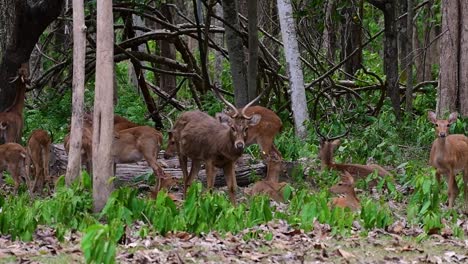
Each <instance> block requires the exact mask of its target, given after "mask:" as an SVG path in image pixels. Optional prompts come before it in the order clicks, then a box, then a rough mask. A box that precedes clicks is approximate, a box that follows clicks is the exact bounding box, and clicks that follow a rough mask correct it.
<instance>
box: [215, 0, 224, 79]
mask: <svg viewBox="0 0 468 264" xmlns="http://www.w3.org/2000/svg"><path fill="white" fill-rule="evenodd" d="M214 12H215V14H216V15H217V16H219V17H223V7H222V6H221V5H220V4H217V5H216V6H215V8H214ZM214 26H216V27H223V22H221V21H219V20H218V19H215V20H214ZM213 39H214V42H215V43H216V45H218V46H220V47H224V36H223V34H214V36H213ZM223 61H224V57H223V56H222V54H221V52H219V51H215V63H214V80H213V82H217V83H221V74H222V72H223Z"/></svg>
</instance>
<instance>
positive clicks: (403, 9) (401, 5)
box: [398, 0, 412, 81]
mask: <svg viewBox="0 0 468 264" xmlns="http://www.w3.org/2000/svg"><path fill="white" fill-rule="evenodd" d="M407 1H408V0H398V11H399V12H398V15H399V16H401V15H403V14H406V13H407V12H408V11H409V8H408V2H407ZM411 11H412V10H411ZM406 18H408V16H406ZM410 25H411V24H408V19H400V20H398V51H399V53H398V56H399V61H400V69H401V70H402V72H401V77H400V79H401V80H402V81H404V80H407V72H406V70H407V66H408V65H407V59H408V52H409V50H410V48H409V47H408V46H409V45H410V42H409V39H408V29H409V27H410Z"/></svg>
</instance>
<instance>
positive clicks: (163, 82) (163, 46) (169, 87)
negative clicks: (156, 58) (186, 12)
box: [158, 1, 177, 94]
mask: <svg viewBox="0 0 468 264" xmlns="http://www.w3.org/2000/svg"><path fill="white" fill-rule="evenodd" d="M167 2H169V3H170V1H167ZM169 3H166V4H163V5H162V6H161V13H162V14H163V15H164V16H165V17H166V19H167V22H169V23H172V22H173V19H172V12H171V8H170V7H169V6H168V4H169ZM158 42H159V47H160V51H161V56H163V57H165V58H168V59H171V60H176V52H175V47H174V44H172V43H171V42H170V41H167V40H160V41H158ZM161 69H162V70H168V71H170V70H171V68H170V67H168V66H166V65H164V64H161ZM176 86H177V84H176V76H175V75H171V74H164V73H161V74H159V87H160V88H161V89H162V90H163V91H165V92H166V93H167V94H172V92H174V91H175V89H176Z"/></svg>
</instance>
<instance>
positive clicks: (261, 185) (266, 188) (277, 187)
mask: <svg viewBox="0 0 468 264" xmlns="http://www.w3.org/2000/svg"><path fill="white" fill-rule="evenodd" d="M287 184H288V183H286V182H272V181H267V180H262V181H258V182H256V183H255V184H254V185H253V186H252V188H251V189H249V190H246V191H245V192H246V193H247V194H248V195H258V194H265V195H268V196H269V197H270V198H271V199H273V200H275V201H277V202H281V203H284V196H283V190H284V186H286V185H287Z"/></svg>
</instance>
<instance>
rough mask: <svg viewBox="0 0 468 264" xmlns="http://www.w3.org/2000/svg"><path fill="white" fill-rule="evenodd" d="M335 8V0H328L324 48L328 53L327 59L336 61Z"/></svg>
mask: <svg viewBox="0 0 468 264" xmlns="http://www.w3.org/2000/svg"><path fill="white" fill-rule="evenodd" d="M334 10H335V0H328V1H327V2H326V6H325V26H324V28H323V49H324V50H325V52H326V54H327V59H328V60H329V61H331V62H334V61H335V45H336V34H335V31H336V29H335V26H334V23H333V11H334Z"/></svg>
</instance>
